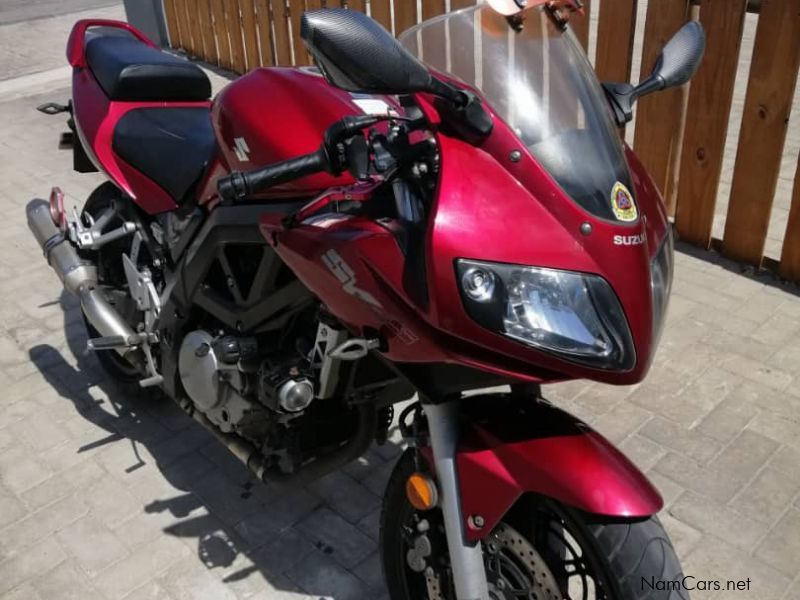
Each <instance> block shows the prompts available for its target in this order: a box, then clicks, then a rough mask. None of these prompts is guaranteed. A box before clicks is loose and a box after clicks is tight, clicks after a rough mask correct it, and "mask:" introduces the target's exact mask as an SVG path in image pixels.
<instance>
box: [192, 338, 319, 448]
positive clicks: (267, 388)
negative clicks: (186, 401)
mask: <svg viewBox="0 0 800 600" xmlns="http://www.w3.org/2000/svg"><path fill="white" fill-rule="evenodd" d="M178 369H179V372H180V377H181V382H182V383H183V387H184V389H185V390H186V393H187V394H188V395H189V398H190V399H191V400H192V402H193V403H194V405H195V408H196V409H197V410H199V411H200V412H202V413H203V414H205V416H206V417H207V418H208V419H209V420H210V421H211V422H212V423H214V424H215V425H216V426H217V427H219V429H220V430H221V431H224V432H226V433H230V432H236V433H238V434H239V435H241V436H242V437H244V438H247V439H249V440H251V441H260V440H262V439H263V438H264V436H265V435H266V434H267V431H268V427H269V426H270V423H271V421H274V420H275V419H276V417H284V418H286V417H292V416H297V415H299V414H300V413H302V412H303V411H304V410H305V409H306V408H308V406H309V405H310V404H311V402H312V401H313V400H314V384H313V382H312V374H311V372H310V366H309V362H308V361H307V360H305V359H304V358H303V357H302V356H301V355H300V353H293V354H288V355H277V356H268V357H266V358H265V357H263V356H262V355H261V354H260V352H259V346H258V343H257V341H256V339H255V338H244V337H236V336H232V335H218V336H214V335H213V334H212V333H210V332H208V331H205V330H196V331H192V332H191V333H189V334H188V335H186V337H185V338H184V339H183V342H182V344H181V348H180V353H179V356H178Z"/></svg>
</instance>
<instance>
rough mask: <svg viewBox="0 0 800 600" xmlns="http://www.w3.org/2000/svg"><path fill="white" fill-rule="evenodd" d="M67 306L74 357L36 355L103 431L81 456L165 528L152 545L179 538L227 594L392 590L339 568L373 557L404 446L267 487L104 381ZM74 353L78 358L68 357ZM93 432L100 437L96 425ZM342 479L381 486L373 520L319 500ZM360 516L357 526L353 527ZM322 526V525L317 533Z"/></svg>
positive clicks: (142, 393)
mask: <svg viewBox="0 0 800 600" xmlns="http://www.w3.org/2000/svg"><path fill="white" fill-rule="evenodd" d="M59 303H60V305H61V308H62V310H63V311H64V317H65V318H64V322H65V336H66V338H67V348H66V350H67V352H65V353H64V354H62V353H61V352H60V351H59V350H58V349H56V348H54V347H52V346H48V345H38V346H35V347H33V348H31V349H30V351H29V354H30V358H31V361H32V362H33V363H34V364H35V365H36V366H37V368H38V369H39V370H40V372H41V373H42V375H43V376H44V377H45V378H46V379H47V381H48V382H49V383H50V385H51V386H52V387H53V389H54V390H55V391H56V392H57V393H58V394H59V395H60V396H61V397H62V398H64V399H66V400H68V401H69V402H71V403H72V405H73V407H74V409H75V411H76V412H77V413H78V414H79V415H81V416H82V417H83V418H84V419H86V420H87V421H88V422H89V423H91V424H92V425H93V426H94V427H95V428H96V429H97V434H99V437H97V439H92V441H90V442H88V443H85V444H83V445H80V446H79V445H78V443H77V442H76V447H75V451H76V452H77V453H79V454H81V453H89V454H90V458H92V459H96V462H98V463H99V464H100V465H101V466H102V467H103V468H104V469H105V471H106V472H108V475H109V477H110V478H111V479H112V480H116V481H118V482H121V483H122V484H123V486H124V487H125V488H127V490H129V491H130V492H131V494H132V495H133V496H134V497H136V498H137V499H138V500H139V501H140V502H141V503H142V506H141V512H140V513H139V514H135V515H134V516H131V517H130V518H131V519H133V518H137V519H140V520H141V524H142V527H143V528H144V527H149V528H151V529H152V528H153V527H154V526H157V527H159V528H160V531H155V532H151V536H152V537H151V538H150V539H149V541H147V542H143V545H145V546H146V544H148V543H153V542H154V541H155V540H156V539H157V538H158V537H159V536H160V535H163V533H166V534H168V535H170V536H175V537H177V538H180V539H181V540H182V541H183V542H184V543H185V544H187V545H189V547H191V548H193V549H194V550H195V551H196V553H197V557H198V559H199V560H200V562H201V563H202V564H203V565H204V566H205V568H206V569H207V572H208V573H210V574H211V575H212V576H213V578H214V579H216V580H217V582H221V585H222V586H224V587H226V588H229V589H227V590H222V589H220V590H219V592H220V593H221V595H220V596H219V597H223V596H224V597H228V596H227V594H231V597H233V594H235V595H236V596H239V597H242V596H247V595H250V594H253V593H261V594H263V593H264V591H265V589H268V590H274V591H275V593H277V594H279V595H280V593H288V595H287V597H294V595H293V593H296V594H299V595H298V596H297V597H298V598H300V597H303V598H305V597H307V596H306V595H307V594H311V595H313V596H315V597H321V596H325V597H328V598H334V599H336V600H340V599H341V600H345V599H347V598H351V597H352V598H361V599H363V598H371V597H374V598H378V597H380V596H381V595H382V594H383V592H384V590H383V589H381V587H382V581H381V578H380V576H379V574H378V576H377V577H375V576H374V575H372V574H371V576H370V579H371V581H370V582H369V585H367V584H365V583H364V581H362V580H360V579H358V578H356V577H355V576H354V575H352V574H351V573H349V572H347V571H346V570H344V569H343V568H342V566H341V565H342V564H344V565H346V566H347V567H348V568H353V567H355V566H356V564H357V563H359V562H363V563H364V564H362V565H361V566H362V567H364V566H365V564H366V563H370V562H372V561H374V553H375V551H376V550H377V544H376V541H375V538H376V537H377V521H376V518H375V517H376V515H377V513H378V512H379V510H380V496H379V495H380V494H381V493H382V490H383V485H384V483H385V480H387V479H388V475H389V473H390V471H391V465H392V462H393V461H391V460H386V459H389V458H391V457H393V456H394V455H397V454H399V452H400V451H401V448H400V446H399V445H397V444H392V443H391V442H390V443H389V444H390V445H389V446H388V447H384V448H382V449H381V451H380V454H379V453H378V452H375V451H374V450H373V451H370V452H369V453H368V454H367V456H366V457H363V458H362V459H360V461H359V462H358V464H354V465H353V467H352V469H351V471H350V473H351V474H352V475H353V477H349V476H347V475H345V474H342V473H338V474H333V475H331V476H328V477H326V478H324V479H323V480H321V482H319V483H317V484H309V485H308V486H306V487H304V488H288V489H281V490H278V489H274V488H271V487H268V486H266V485H264V484H262V483H260V482H258V481H256V480H255V479H254V477H253V476H252V475H251V474H250V472H249V471H248V470H247V469H246V468H245V467H244V466H243V465H242V464H241V463H240V462H239V461H238V460H237V459H236V458H234V457H233V456H232V455H231V454H230V453H229V452H228V451H227V450H226V449H225V448H224V447H222V446H221V445H220V444H219V442H218V441H217V440H216V439H215V438H214V437H213V436H212V435H211V434H210V433H209V432H207V431H206V430H205V429H204V428H202V427H201V426H200V425H199V424H197V423H196V422H195V421H194V420H192V419H191V418H190V417H188V416H187V415H185V414H184V413H183V412H182V411H181V410H180V409H179V408H178V407H177V406H176V405H175V404H174V402H172V401H171V400H170V399H168V398H166V397H165V396H163V395H161V394H159V393H153V392H151V391H146V390H141V389H140V388H138V386H136V385H131V386H128V385H123V384H119V383H117V382H115V381H112V380H110V379H109V378H108V377H107V376H105V374H104V373H103V372H102V369H101V367H100V365H99V363H98V361H97V359H96V357H95V356H93V355H91V354H87V353H86V351H85V349H86V340H87V337H86V333H85V331H84V330H83V327H79V326H78V325H81V323H80V314H79V311H80V309H79V308H78V307H77V306H76V304H75V302H74V300H73V299H72V298H71V297H70V296H69V294H68V293H66V292H63V293H62V295H61V297H60V299H59ZM76 317H77V318H76ZM65 354H66V356H65ZM70 354H71V358H72V359H73V360H68V358H70V356H69V355H70ZM92 434H93V435H92V436H91V437H92V438H94V437H95V436H94V430H93V429H92ZM127 444H129V446H130V447H129V449H127V450H126V449H125V448H124V446H127ZM154 467H155V469H154ZM367 474H368V476H367ZM337 477H338V478H339V479H336V478H337ZM341 478H344V479H346V480H347V481H349V482H350V483H354V481H353V478H355V479H364V480H366V479H367V478H368V479H369V481H368V483H367V488H368V489H369V490H372V493H370V492H368V491H367V490H366V489H362V490H360V494H357V499H358V503H357V504H359V505H360V506H359V508H360V510H362V512H365V513H367V512H368V513H369V514H368V515H366V516H365V517H364V518H363V519H358V517H359V516H360V514H356V515H355V517H356V518H349V520H350V522H351V523H350V524H348V523H346V522H345V521H344V520H343V519H342V518H341V516H339V515H332V514H331V513H332V512H333V511H331V510H330V509H331V508H340V506H336V503H337V500H336V498H334V499H333V500H332V501H331V499H330V498H327V501H326V500H324V499H323V498H321V497H320V495H324V496H326V497H328V496H330V495H331V491H332V490H334V491H333V495H334V496H335V495H336V494H337V492H336V491H335V488H336V487H338V485H339V484H341V481H342V479H341ZM328 479H330V480H329V481H327V482H326V480H328ZM359 487H361V486H359ZM344 496H347V494H346V493H345V494H344ZM346 501H347V500H346V499H342V502H346ZM331 503H333V505H332V504H331ZM326 504H327V505H326ZM351 508H352V506H351ZM339 512H341V511H339ZM345 516H347V513H346V512H345ZM317 517H318V518H317ZM150 519H152V520H150ZM331 519H334V520H336V521H337V524H339V525H341V524H344V525H346V526H347V527H348V528H349V529H350V530H351V531H348V532H347V534H348V535H347V536H345V537H347V538H349V539H337V538H336V535H335V530H336V527H333V528H331V527H330V526H329V523H328V525H326V522H329V521H330V520H331ZM148 521H150V522H149V523H148ZM356 521H360V522H359V523H358V528H357V527H355V526H353V525H352V524H353V523H355V522H356ZM339 522H341V523H339ZM298 524H299V525H298ZM316 524H321V525H320V527H319V530H317V527H315V525H316ZM295 525H298V526H297V527H295ZM332 533H333V535H332ZM359 546H361V547H359ZM375 564H376V563H374V562H373V566H374V565H375ZM372 570H374V568H373V569H372ZM378 570H379V569H378ZM326 573H327V575H326ZM258 575H260V576H261V577H260V578H259V577H258ZM331 575H334V576H333V577H331ZM334 582H335V583H334ZM215 583H216V582H215ZM217 585H220V583H217ZM267 594H268V596H267V597H269V592H268V593H267ZM281 597H283V596H282V595H281Z"/></svg>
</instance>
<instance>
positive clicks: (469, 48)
mask: <svg viewBox="0 0 800 600" xmlns="http://www.w3.org/2000/svg"><path fill="white" fill-rule="evenodd" d="M452 2H453V4H452V5H451V8H458V7H457V6H456V0H452ZM461 4H462V5H463V4H467V5H470V4H472V5H474V4H475V3H474V2H470V1H469V0H467V2H461ZM460 8H464V7H463V6H461V7H460ZM471 14H472V17H473V19H474V20H475V21H479V17H478V16H476V15H475V13H471ZM461 18H463V17H461ZM478 25H479V23H476V27H477V26H478ZM457 37H458V39H455V38H454V36H449V38H448V40H449V43H450V73H452V74H453V75H455V76H456V77H458V78H459V79H461V80H462V81H464V82H465V83H468V84H470V85H475V79H476V78H475V67H476V65H475V36H457Z"/></svg>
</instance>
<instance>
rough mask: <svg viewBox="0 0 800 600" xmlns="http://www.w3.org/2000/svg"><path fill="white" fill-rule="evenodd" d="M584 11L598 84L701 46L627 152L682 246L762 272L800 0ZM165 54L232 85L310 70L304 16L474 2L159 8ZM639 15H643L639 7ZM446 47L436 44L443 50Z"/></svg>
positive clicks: (230, 1) (799, 220)
mask: <svg viewBox="0 0 800 600" xmlns="http://www.w3.org/2000/svg"><path fill="white" fill-rule="evenodd" d="M644 1H645V0H584V5H585V6H586V10H587V14H588V13H591V14H594V15H595V16H596V17H597V19H596V24H595V26H593V27H592V26H590V20H589V19H588V18H577V17H576V18H575V20H574V21H573V29H574V30H575V33H576V35H577V37H578V39H579V40H580V41H581V43H582V44H583V46H584V47H585V48H587V49H588V48H589V47H590V45H592V47H593V48H595V53H594V54H595V56H594V59H595V66H596V69H597V72H598V74H599V76H600V78H601V79H603V80H608V81H628V80H630V79H631V76H632V75H633V74H632V66H633V65H634V64H635V63H636V62H637V61H636V59H638V58H639V57H638V56H636V45H635V44H634V40H635V36H636V35H637V31H638V32H639V34H640V35H643V43H642V44H641V46H640V48H641V71H640V73H637V74H636V75H638V76H639V77H644V76H646V75H647V74H648V73H649V71H650V69H651V68H652V65H653V64H654V62H655V59H656V57H657V56H658V53H659V51H660V50H661V48H662V47H663V45H664V44H665V43H666V41H667V40H668V39H669V38H670V37H671V36H672V34H673V33H675V31H677V30H678V28H680V27H681V25H683V24H684V23H685V22H687V21H688V20H689V19H699V20H700V22H701V23H702V24H703V25H704V27H705V29H706V32H707V36H708V49H707V53H706V59H705V61H704V62H703V65H702V66H701V68H700V71H699V72H698V74H697V76H696V77H695V79H694V80H693V82H692V84H691V86H687V88H685V89H683V90H671V91H669V92H666V93H661V94H655V95H652V96H650V97H647V98H645V99H643V100H642V101H641V102H640V103H639V106H638V108H637V120H636V130H635V136H634V149H635V150H636V152H637V154H638V155H639V157H640V159H641V160H642V162H643V163H644V164H645V166H646V167H647V168H648V170H649V172H650V173H651V175H652V176H653V179H654V181H655V182H656V184H657V186H658V187H659V188H660V189H661V191H662V192H663V194H664V197H665V200H666V202H667V206H668V210H669V212H670V214H671V215H672V216H674V217H675V226H676V229H677V231H678V233H679V235H680V237H681V238H682V239H684V240H686V241H689V242H691V243H693V244H696V245H698V246H701V247H703V248H708V247H710V246H712V245H714V246H715V247H717V248H718V249H721V250H722V252H723V253H725V254H727V255H728V256H730V257H732V258H735V259H737V260H740V261H743V262H747V263H750V264H753V265H757V266H762V265H763V264H764V258H763V254H764V247H765V241H766V238H767V229H768V226H769V222H770V214H771V210H772V205H773V199H774V196H775V190H776V186H777V182H778V176H779V171H780V166H781V162H782V160H784V144H785V140H786V134H787V129H788V122H789V114H790V112H791V108H792V99H793V97H794V92H795V86H796V83H797V75H798V68H800V0H649V2H648V4H647V10H646V18H645V22H644V23H640V22H638V23H637V15H640V14H642V13H641V11H639V10H638V9H639V3H640V2H644ZM163 2H164V9H165V11H164V12H165V17H166V21H167V27H168V30H169V34H170V41H171V45H172V47H174V48H180V49H183V50H185V51H186V52H187V53H188V54H190V55H192V56H194V57H197V58H200V59H202V60H204V61H206V62H208V63H211V64H214V65H219V66H221V67H224V68H226V69H230V70H233V71H235V72H238V73H244V72H246V71H249V70H251V69H254V68H257V67H265V66H273V65H283V66H289V65H307V64H310V62H311V58H310V57H309V55H308V53H307V52H306V50H305V48H304V47H303V44H302V41H301V40H300V36H299V23H300V16H301V15H302V13H303V11H305V10H313V9H316V8H323V7H346V8H350V9H352V10H359V11H362V12H367V13H368V14H370V15H371V16H372V17H373V18H375V19H376V20H378V21H379V22H380V23H382V24H383V25H384V27H386V28H387V29H388V30H389V31H392V32H393V33H394V34H399V33H401V32H402V31H404V30H406V29H408V28H409V27H411V26H413V25H415V24H416V23H418V22H420V21H422V20H424V19H428V18H431V17H434V16H437V15H440V14H442V13H444V12H445V11H447V10H458V9H461V8H465V7H468V6H472V5H474V4H475V3H476V0H420V1H419V2H417V0H163ZM642 8H643V7H642ZM747 11H750V12H757V13H759V17H758V26H757V32H756V40H755V50H754V53H753V57H752V63H751V68H750V74H749V81H748V87H747V96H746V100H745V106H744V113H743V117H742V123H741V132H740V135H739V139H738V142H737V143H738V149H737V156H736V162H735V170H734V175H733V185H732V189H731V196H730V201H729V207H728V214H727V219H726V223H725V231H724V236H723V238H722V239H721V240H714V239H712V226H713V222H714V215H715V209H716V203H717V196H718V191H719V187H720V179H721V175H722V166H723V158H724V152H725V143H726V136H727V133H728V126H729V120H730V119H729V115H730V113H731V108H732V101H733V92H734V84H735V81H736V73H737V67H738V65H739V61H740V60H742V59H743V58H744V57H741V56H740V49H741V45H742V36H743V25H744V21H745V15H746V13H747ZM443 43H444V41H443ZM767 266H769V267H774V268H775V270H777V271H779V272H780V274H781V275H782V276H783V277H785V278H787V279H791V280H794V281H800V164H799V165H798V171H797V178H796V181H795V189H794V194H793V198H792V204H791V211H790V215H789V223H788V227H787V230H786V235H785V238H784V242H783V251H782V255H781V259H780V261H774V260H768V261H767Z"/></svg>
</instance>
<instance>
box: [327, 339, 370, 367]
mask: <svg viewBox="0 0 800 600" xmlns="http://www.w3.org/2000/svg"><path fill="white" fill-rule="evenodd" d="M380 346H381V341H380V340H378V339H370V340H366V339H364V338H352V339H349V340H347V341H346V342H345V343H344V344H340V345H339V346H336V348H334V349H333V350H331V351H330V352H329V353H328V356H330V357H331V358H333V359H335V360H344V361H353V360H359V359H362V358H364V357H366V356H367V355H368V354H369V351H370V350H377V349H378V348H380Z"/></svg>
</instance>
